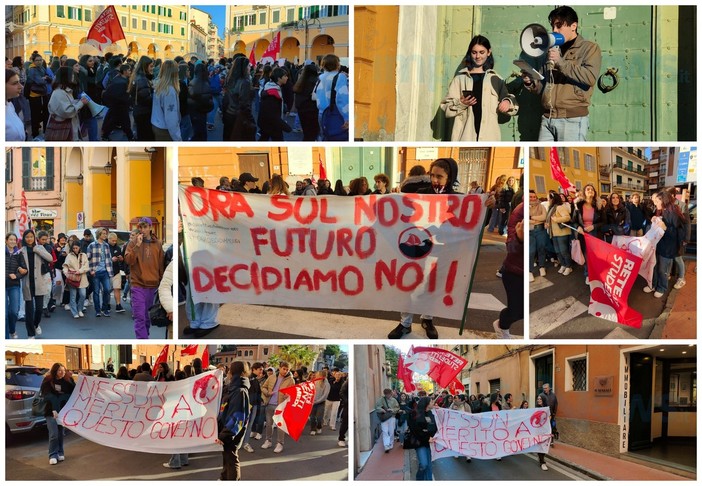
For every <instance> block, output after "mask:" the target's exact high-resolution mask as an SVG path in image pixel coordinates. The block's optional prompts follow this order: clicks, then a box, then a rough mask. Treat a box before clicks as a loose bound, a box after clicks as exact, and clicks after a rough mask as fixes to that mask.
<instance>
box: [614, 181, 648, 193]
mask: <svg viewBox="0 0 702 486" xmlns="http://www.w3.org/2000/svg"><path fill="white" fill-rule="evenodd" d="M612 186H614V187H621V188H622V189H628V190H630V191H644V190H646V188H645V187H644V186H642V185H639V184H629V183H627V182H617V181H614V182H612Z"/></svg>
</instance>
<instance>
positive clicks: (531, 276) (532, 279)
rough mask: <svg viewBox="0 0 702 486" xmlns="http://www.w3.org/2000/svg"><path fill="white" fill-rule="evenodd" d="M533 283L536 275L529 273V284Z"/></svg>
mask: <svg viewBox="0 0 702 486" xmlns="http://www.w3.org/2000/svg"><path fill="white" fill-rule="evenodd" d="M533 281H534V274H533V273H531V272H529V282H533Z"/></svg>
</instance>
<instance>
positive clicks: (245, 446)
mask: <svg viewBox="0 0 702 486" xmlns="http://www.w3.org/2000/svg"><path fill="white" fill-rule="evenodd" d="M243 449H244V450H245V451H246V452H253V451H254V450H253V447H251V446H250V445H249V444H244V447H243Z"/></svg>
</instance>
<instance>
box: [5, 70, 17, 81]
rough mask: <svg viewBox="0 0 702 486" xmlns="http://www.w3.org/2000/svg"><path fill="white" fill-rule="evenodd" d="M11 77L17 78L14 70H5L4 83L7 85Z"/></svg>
mask: <svg viewBox="0 0 702 486" xmlns="http://www.w3.org/2000/svg"><path fill="white" fill-rule="evenodd" d="M12 76H17V77H19V74H17V72H16V71H15V70H14V69H7V68H5V82H6V83H9V82H10V80H11V79H12Z"/></svg>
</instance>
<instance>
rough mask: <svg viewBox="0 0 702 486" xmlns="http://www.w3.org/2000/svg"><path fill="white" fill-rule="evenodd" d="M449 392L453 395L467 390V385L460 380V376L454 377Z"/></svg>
mask: <svg viewBox="0 0 702 486" xmlns="http://www.w3.org/2000/svg"><path fill="white" fill-rule="evenodd" d="M448 392H449V393H450V394H451V395H459V394H461V393H465V392H466V387H465V386H464V385H463V383H461V382H460V381H459V380H458V378H454V379H453V381H452V382H451V383H449V387H448Z"/></svg>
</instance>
